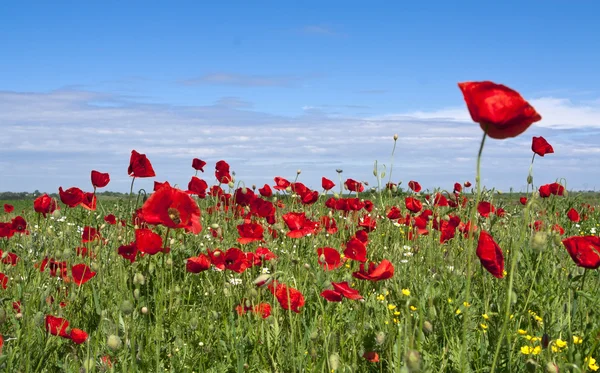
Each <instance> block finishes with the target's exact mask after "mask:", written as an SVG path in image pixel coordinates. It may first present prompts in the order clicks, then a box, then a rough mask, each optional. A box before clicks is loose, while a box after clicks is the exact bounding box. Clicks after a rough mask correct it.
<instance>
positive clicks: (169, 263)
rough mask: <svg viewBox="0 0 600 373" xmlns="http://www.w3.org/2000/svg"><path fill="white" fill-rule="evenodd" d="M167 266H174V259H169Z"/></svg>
mask: <svg viewBox="0 0 600 373" xmlns="http://www.w3.org/2000/svg"><path fill="white" fill-rule="evenodd" d="M166 264H167V265H168V266H172V265H173V259H171V258H168V259H167V262H166Z"/></svg>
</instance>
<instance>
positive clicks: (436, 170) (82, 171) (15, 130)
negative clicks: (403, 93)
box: [0, 90, 600, 192]
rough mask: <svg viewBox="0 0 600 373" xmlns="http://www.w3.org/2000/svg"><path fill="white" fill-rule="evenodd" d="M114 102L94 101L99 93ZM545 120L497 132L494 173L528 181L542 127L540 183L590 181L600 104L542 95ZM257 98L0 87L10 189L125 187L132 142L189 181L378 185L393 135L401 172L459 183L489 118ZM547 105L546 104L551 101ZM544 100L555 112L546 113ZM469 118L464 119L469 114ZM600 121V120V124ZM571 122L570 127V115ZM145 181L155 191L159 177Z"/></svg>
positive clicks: (500, 182)
mask: <svg viewBox="0 0 600 373" xmlns="http://www.w3.org/2000/svg"><path fill="white" fill-rule="evenodd" d="M98 101H103V102H112V103H114V105H101V106H97V105H94V104H93V103H94V102H98ZM544 102H545V103H547V104H548V107H547V108H546V107H545V106H543V105H539V107H538V110H539V111H540V112H541V113H542V115H543V116H544V118H545V119H544V120H548V121H549V122H550V123H561V122H564V121H565V119H567V118H568V119H569V120H568V121H567V122H566V123H567V124H566V126H567V127H561V126H559V125H555V124H551V125H547V126H532V128H531V129H530V130H528V132H527V133H526V134H527V135H526V136H521V137H518V138H516V139H510V140H505V141H489V142H487V143H486V149H485V151H484V160H483V179H484V180H485V182H487V183H490V184H492V185H493V186H498V187H500V188H504V189H507V188H508V187H509V186H514V187H516V188H517V189H521V188H524V186H525V178H526V176H527V171H528V167H529V161H530V159H531V150H530V144H531V143H530V139H531V137H529V136H530V135H540V134H542V135H544V136H545V137H546V138H547V139H548V140H549V141H550V142H551V143H552V144H553V145H554V148H555V151H556V154H552V155H548V156H546V157H545V158H543V159H538V160H536V165H535V178H536V183H537V184H539V182H551V181H554V180H555V179H556V178H557V177H567V179H568V180H569V183H570V184H569V185H570V186H572V187H574V188H584V187H585V188H592V187H593V186H594V184H593V183H594V181H593V180H589V175H592V174H596V173H600V162H598V160H599V159H598V158H599V157H600V151H599V150H598V147H597V144H598V143H600V134H598V133H596V132H597V131H596V130H595V128H597V127H600V125H595V124H594V123H596V122H595V119H594V118H595V117H596V115H597V114H596V113H597V107H594V106H592V104H586V105H587V106H581V105H574V104H572V103H570V102H569V101H567V100H560V99H555V101H552V102H554V104H552V105H550V101H548V100H547V99H546V100H545V101H539V102H538V101H533V100H532V103H533V104H534V105H538V104H539V103H544ZM251 105H252V104H251V103H249V102H246V101H244V100H242V99H240V98H232V97H225V98H222V99H221V100H219V101H217V102H216V103H215V104H214V105H206V106H171V105H161V104H140V103H136V102H132V101H130V100H124V99H122V98H119V97H116V96H111V95H107V94H101V93H95V92H89V91H76V90H72V91H65V90H63V91H53V92H49V93H15V92H0V123H2V124H1V125H0V126H1V130H2V136H0V159H2V161H1V162H0V174H1V175H2V178H1V179H0V191H3V190H34V189H39V190H46V191H49V192H51V191H55V190H56V189H57V188H58V186H61V185H62V186H66V187H68V186H73V185H76V186H80V187H82V188H84V189H89V172H90V170H92V169H98V170H100V171H103V172H109V173H110V174H111V178H112V182H111V184H110V185H109V189H111V190H120V191H126V190H128V188H129V181H130V179H128V177H127V174H126V170H127V165H128V162H129V154H130V152H131V150H132V149H136V150H137V151H139V152H141V153H146V154H147V155H148V157H149V159H150V160H151V161H152V163H153V165H154V167H155V169H156V172H157V177H156V180H160V181H162V180H167V179H168V180H170V181H172V182H173V183H178V184H179V185H180V186H183V187H185V186H186V185H187V182H188V181H189V178H190V177H191V175H193V170H192V168H191V159H192V158H194V157H198V158H201V159H204V160H206V161H208V162H209V166H208V167H207V168H206V170H207V172H206V173H205V175H203V177H205V178H206V179H207V181H209V182H212V181H213V179H214V176H213V172H212V167H213V165H214V163H215V162H216V161H218V160H220V159H225V160H227V161H228V162H229V163H230V164H231V166H232V169H233V170H234V171H235V172H236V174H237V178H238V180H243V181H244V182H245V183H246V184H247V185H250V184H253V183H254V184H257V185H263V184H264V183H271V182H272V179H273V177H274V176H284V177H289V178H293V177H295V173H296V170H297V169H299V168H300V169H302V175H301V178H300V180H301V181H304V182H306V183H307V184H309V185H311V186H313V187H314V188H318V187H319V185H320V178H321V176H327V177H329V178H332V180H337V175H336V173H335V169H337V168H341V169H343V170H344V173H343V174H342V175H343V176H344V177H345V178H346V177H352V178H356V179H362V180H367V181H369V182H370V184H371V185H373V184H375V180H374V178H373V176H372V167H373V162H374V161H375V160H378V161H379V164H380V165H381V164H384V163H385V164H387V165H388V170H389V164H390V161H391V151H392V147H393V140H392V136H393V135H394V134H395V133H397V134H398V135H399V139H398V143H397V148H396V153H395V157H394V166H393V167H394V171H393V177H394V181H399V180H405V181H407V180H409V179H415V180H419V181H421V183H422V184H423V185H424V186H426V187H437V186H440V187H450V186H451V185H452V184H453V183H454V182H455V181H465V180H471V181H473V180H474V169H475V155H476V152H477V148H478V145H479V141H480V139H481V130H480V129H479V126H477V125H475V124H473V123H471V122H470V120H469V118H468V114H465V113H466V109H464V108H463V109H447V110H440V111H437V112H432V113H407V114H400V115H381V116H374V117H369V118H361V117H338V116H331V115H328V114H326V113H323V112H319V111H310V113H306V114H305V115H300V116H296V117H292V116H276V115H271V114H268V113H262V112H258V111H253V110H249V108H251V107H252V106H251ZM542 108H543V109H542ZM544 110H546V111H544ZM465 117H466V119H465ZM598 123H600V122H598ZM562 126H564V125H562ZM136 185H138V186H140V187H144V188H146V189H151V181H150V180H140V181H136Z"/></svg>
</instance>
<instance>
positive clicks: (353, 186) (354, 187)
mask: <svg viewBox="0 0 600 373" xmlns="http://www.w3.org/2000/svg"><path fill="white" fill-rule="evenodd" d="M344 186H345V187H346V188H347V189H348V190H349V191H351V192H357V193H360V192H363V191H364V190H365V186H364V185H363V183H361V182H360V181H356V180H353V179H347V180H346V181H345V182H344Z"/></svg>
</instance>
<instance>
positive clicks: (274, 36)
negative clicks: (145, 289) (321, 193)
mask: <svg viewBox="0 0 600 373" xmlns="http://www.w3.org/2000/svg"><path fill="white" fill-rule="evenodd" d="M122 3H124V2H116V1H115V2H111V1H103V2H96V3H95V5H90V2H71V3H70V4H67V2H59V4H57V3H52V4H51V3H50V2H42V1H39V2H32V1H23V2H14V3H13V4H9V3H2V4H0V46H1V50H2V58H0V130H1V132H0V191H33V190H35V189H38V190H41V191H47V192H55V191H56V190H57V189H58V187H59V186H63V187H70V186H78V187H80V188H82V189H84V190H89V189H91V185H90V181H89V174H90V171H91V170H92V169H95V170H99V171H102V172H109V173H110V174H111V179H112V181H111V183H110V184H109V186H108V188H107V189H108V190H114V191H127V190H128V188H129V183H130V178H129V177H128V175H127V166H128V163H129V155H130V153H131V150H132V149H135V150H137V151H138V152H140V153H145V154H146V155H147V156H148V158H149V159H150V161H151V162H152V164H153V165H154V168H155V170H156V173H157V177H156V180H158V181H164V180H169V181H170V182H171V183H172V184H173V183H174V184H178V185H180V186H182V187H185V186H187V182H188V181H189V179H190V177H191V176H192V175H193V169H192V168H191V161H192V158H194V157H197V158H201V159H203V160H205V161H207V162H208V166H207V167H206V172H205V173H204V175H202V177H203V178H204V179H206V180H207V181H208V182H209V183H211V182H214V181H215V178H214V164H215V163H216V162H217V161H218V160H221V159H223V160H226V161H227V162H228V163H229V164H230V165H231V168H232V170H233V171H235V173H236V179H237V180H238V181H244V182H245V183H246V185H251V184H257V185H259V186H262V185H263V184H265V183H269V184H271V185H272V184H273V177H274V176H283V177H287V178H289V179H293V178H294V177H295V176H296V170H297V169H301V170H302V173H301V175H300V178H299V180H300V181H303V182H305V183H306V184H308V185H309V186H311V187H314V188H316V189H317V188H319V187H320V178H321V176H326V177H329V178H331V179H333V180H334V181H335V182H336V183H337V182H338V175H337V173H336V169H342V170H343V173H342V176H343V177H344V178H348V177H350V178H354V179H358V180H364V181H367V182H368V183H369V184H370V185H374V184H376V180H375V178H374V177H373V164H374V162H375V161H378V164H379V165H380V166H382V165H384V164H385V165H386V167H387V170H388V171H387V175H389V168H390V165H391V163H392V148H393V145H394V142H393V135H394V134H398V136H399V139H398V143H397V147H396V152H395V155H394V157H393V173H392V181H394V182H399V181H403V183H404V185H405V184H406V183H407V182H408V181H409V180H417V181H419V182H420V183H421V184H422V185H423V186H424V187H425V188H435V187H442V188H451V187H452V184H453V183H454V182H455V181H460V182H463V181H466V180H470V181H474V173H475V157H476V154H477V150H478V145H479V142H480V140H481V135H482V132H481V129H480V128H479V126H478V125H476V124H474V123H472V122H471V121H470V117H469V115H468V112H467V110H466V107H465V104H464V101H463V99H462V95H461V93H460V91H459V89H458V87H457V82H461V81H470V80H492V81H495V82H497V83H503V84H506V85H508V86H510V87H512V88H514V89H516V90H518V91H519V92H521V94H522V95H523V96H524V97H525V98H526V99H527V100H529V101H530V103H531V104H532V105H533V106H534V107H535V108H536V109H537V111H538V112H539V113H540V114H541V115H542V117H543V120H542V121H541V122H538V123H536V124H534V125H533V126H532V127H530V128H529V130H527V131H526V132H525V133H524V134H523V135H521V136H519V137H517V138H514V139H510V140H502V141H499V140H493V139H490V140H489V141H488V142H486V147H485V150H484V158H483V168H482V172H483V177H482V179H483V181H484V183H485V185H486V186H488V187H493V186H494V187H497V188H500V189H502V190H508V189H509V188H511V187H512V188H514V189H515V190H517V191H520V190H524V189H525V186H526V185H525V179H526V177H527V173H528V169H529V162H530V160H531V155H532V152H531V138H532V136H544V137H545V138H546V139H547V140H548V141H549V142H550V143H551V144H552V145H553V146H554V150H555V154H550V155H547V156H546V157H544V158H537V159H536V162H535V166H534V177H535V182H536V184H538V185H539V184H541V183H549V182H553V181H555V180H557V179H559V178H565V179H566V180H567V187H568V188H569V189H586V190H587V189H600V179H598V178H597V177H596V175H600V74H598V66H599V65H600V26H598V25H597V22H596V19H595V18H596V16H597V14H598V13H599V12H600V5H598V4H597V3H594V2H591V1H581V2H564V1H530V2H527V5H523V4H524V3H523V2H520V1H505V2H502V3H501V4H500V3H494V5H493V6H484V5H482V4H481V3H482V2H480V1H473V2H468V1H462V2H457V3H459V5H457V4H456V3H455V2H446V1H439V2H437V1H432V2H428V5H427V6H424V5H416V4H417V2H415V3H414V4H415V5H411V4H408V3H404V2H381V3H379V4H378V5H374V4H373V3H371V2H353V1H343V2H342V1H329V2H322V1H319V2H317V1H315V2H310V1H303V2H301V3H296V4H295V5H291V4H292V3H291V2H282V1H273V2H268V1H261V2H252V3H249V2H241V1H240V2H214V3H215V4H218V5H206V4H204V3H205V2H191V1H190V2H183V1H182V2H177V5H173V4H170V5H167V3H164V2H162V4H160V5H159V3H158V2H147V1H145V2H134V1H128V2H126V3H127V5H123V4H122ZM286 4H287V5H286ZM450 4H451V5H450ZM387 178H388V176H386V180H387ZM151 183H152V180H140V182H139V183H138V182H136V184H137V185H138V186H139V187H146V188H151Z"/></svg>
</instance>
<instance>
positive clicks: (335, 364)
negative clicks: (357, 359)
mask: <svg viewBox="0 0 600 373" xmlns="http://www.w3.org/2000/svg"><path fill="white" fill-rule="evenodd" d="M329 367H331V370H337V368H339V367H340V356H339V355H338V354H337V353H334V354H331V355H329Z"/></svg>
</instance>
